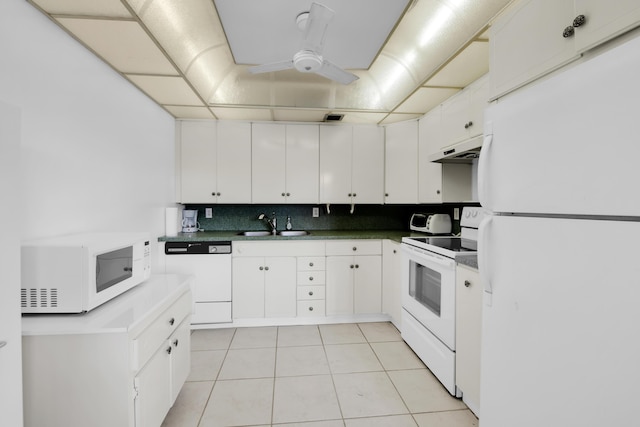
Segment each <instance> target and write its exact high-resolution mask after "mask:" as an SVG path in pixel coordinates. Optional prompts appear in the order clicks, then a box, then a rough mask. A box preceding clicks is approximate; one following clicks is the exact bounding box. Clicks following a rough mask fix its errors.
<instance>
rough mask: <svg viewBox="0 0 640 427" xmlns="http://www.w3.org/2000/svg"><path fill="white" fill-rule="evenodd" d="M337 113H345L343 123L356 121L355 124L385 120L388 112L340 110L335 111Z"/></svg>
mask: <svg viewBox="0 0 640 427" xmlns="http://www.w3.org/2000/svg"><path fill="white" fill-rule="evenodd" d="M333 113H335V114H344V117H343V118H342V123H354V124H358V123H361V124H365V123H378V122H380V121H381V120H383V119H384V118H385V117H386V116H387V114H386V113H362V112H351V111H350V112H346V113H345V112H340V111H333Z"/></svg>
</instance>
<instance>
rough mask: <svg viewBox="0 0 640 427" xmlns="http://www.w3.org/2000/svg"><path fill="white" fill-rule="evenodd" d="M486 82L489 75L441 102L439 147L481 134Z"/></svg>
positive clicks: (487, 93) (486, 99)
mask: <svg viewBox="0 0 640 427" xmlns="http://www.w3.org/2000/svg"><path fill="white" fill-rule="evenodd" d="M488 82H489V76H488V75H485V76H484V77H481V78H479V79H478V80H476V81H475V82H473V83H472V84H470V85H469V86H468V87H466V88H465V89H464V90H463V91H462V92H460V93H458V94H456V95H454V96H453V97H452V98H451V99H449V100H447V101H445V102H444V103H442V111H441V120H442V124H441V131H440V132H441V133H440V135H439V138H440V141H441V143H442V145H440V148H442V147H448V146H450V145H453V144H455V143H458V142H461V141H465V140H467V139H469V138H473V137H476V136H479V135H482V131H483V118H484V110H485V108H487V106H488V104H487V102H488V98H489V92H488V89H489V88H488ZM435 151H438V150H435Z"/></svg>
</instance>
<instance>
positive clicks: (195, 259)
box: [164, 241, 231, 325]
mask: <svg viewBox="0 0 640 427" xmlns="http://www.w3.org/2000/svg"><path fill="white" fill-rule="evenodd" d="M164 253H165V255H166V257H165V260H166V261H165V262H166V272H167V273H179V274H189V275H192V276H194V277H195V279H194V280H193V281H192V289H191V292H192V295H193V302H194V313H193V316H191V324H193V325H196V324H200V325H203V324H208V323H226V322H231V242H229V241H204V242H166V243H165V247H164Z"/></svg>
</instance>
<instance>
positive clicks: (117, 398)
mask: <svg viewBox="0 0 640 427" xmlns="http://www.w3.org/2000/svg"><path fill="white" fill-rule="evenodd" d="M190 280H191V278H190V276H180V275H154V276H151V278H150V279H149V280H147V281H146V282H145V283H143V284H141V285H138V286H137V287H135V288H133V289H131V290H130V291H128V292H126V293H124V294H122V295H120V296H119V297H117V298H115V299H113V300H111V301H109V302H107V303H105V304H103V305H102V306H100V307H98V308H96V309H94V310H92V311H90V312H89V313H85V314H80V315H31V316H24V317H23V319H22V329H23V332H22V335H23V337H22V341H23V381H24V414H25V420H24V421H25V426H27V427H30V426H34V427H41V426H92V427H113V426H119V427H120V426H122V427H159V426H160V425H161V424H162V421H163V420H164V418H165V416H166V414H167V412H168V411H169V408H170V407H171V406H172V405H173V403H174V402H175V399H176V397H177V395H178V393H179V391H180V389H181V388H182V385H183V384H184V382H185V380H186V378H187V375H188V373H189V370H190V350H191V349H190V347H191V346H190V329H189V323H190V316H191V311H192V302H191V291H190Z"/></svg>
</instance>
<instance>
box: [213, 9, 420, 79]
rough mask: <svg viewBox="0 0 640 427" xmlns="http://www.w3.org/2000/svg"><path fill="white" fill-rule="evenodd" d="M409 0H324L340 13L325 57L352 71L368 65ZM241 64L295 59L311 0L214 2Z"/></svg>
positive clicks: (328, 38) (332, 25) (331, 25)
mask: <svg viewBox="0 0 640 427" xmlns="http://www.w3.org/2000/svg"><path fill="white" fill-rule="evenodd" d="M408 1H409V0H394V1H389V0H323V1H322V4H323V5H325V6H327V7H328V8H330V9H332V10H333V11H334V12H335V15H334V17H333V19H332V20H331V22H330V23H329V27H328V30H327V33H326V38H325V49H324V57H325V58H326V59H328V60H330V61H332V62H334V63H335V64H337V65H338V66H340V67H342V68H347V69H367V68H369V66H370V65H371V62H372V61H373V59H374V58H375V57H376V55H377V54H378V51H379V50H380V48H381V47H382V45H383V43H384V42H385V40H386V39H387V37H388V35H389V32H390V31H391V30H392V29H393V28H394V26H395V25H396V22H397V21H398V19H399V18H400V17H401V16H402V13H403V12H404V9H405V8H406V6H407V3H408ZM214 3H215V6H216V8H217V10H218V14H219V16H220V20H221V21H222V26H223V27H224V30H225V33H226V35H227V39H228V40H229V44H230V45H231V50H232V52H233V56H234V58H235V61H236V63H238V64H252V65H253V64H264V63H269V62H276V61H283V60H288V59H291V58H292V57H293V55H294V53H296V52H297V51H298V50H300V48H301V42H302V37H303V34H302V32H301V31H300V30H299V29H298V27H297V25H296V17H297V16H298V15H299V14H300V13H303V12H308V11H309V9H310V6H311V3H312V1H311V0H304V1H301V0H279V1H255V0H214Z"/></svg>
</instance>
